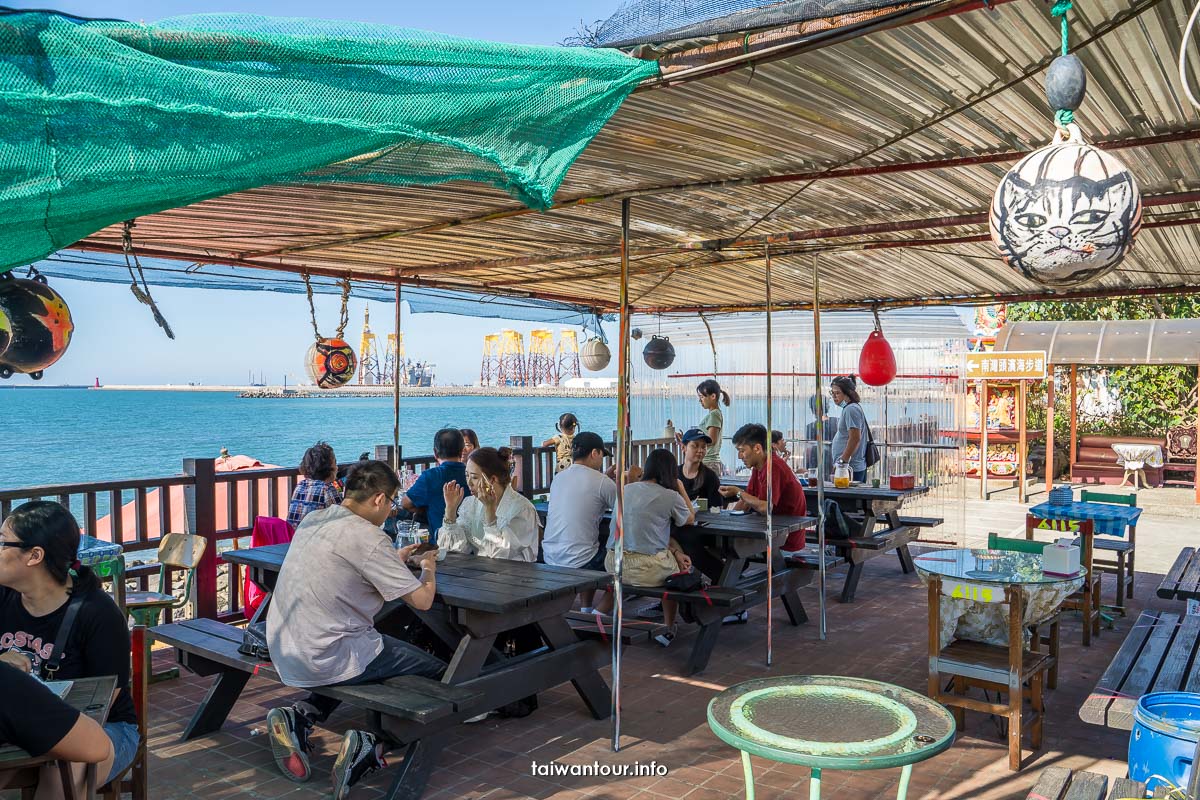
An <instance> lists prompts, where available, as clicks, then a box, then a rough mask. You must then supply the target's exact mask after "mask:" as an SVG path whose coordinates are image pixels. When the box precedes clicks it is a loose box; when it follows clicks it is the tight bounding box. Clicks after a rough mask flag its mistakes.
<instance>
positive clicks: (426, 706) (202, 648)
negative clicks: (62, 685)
mask: <svg viewBox="0 0 1200 800" xmlns="http://www.w3.org/2000/svg"><path fill="white" fill-rule="evenodd" d="M150 635H151V636H152V637H153V638H154V639H155V640H156V641H159V642H163V643H164V644H168V645H170V646H172V647H174V648H175V649H176V650H177V651H178V657H179V663H180V664H181V665H182V666H183V667H185V668H187V669H188V670H190V671H191V672H194V673H195V674H197V675H200V676H202V677H207V676H211V675H218V676H221V678H224V676H227V675H236V676H237V678H236V679H235V680H233V681H232V683H233V684H234V685H235V686H236V691H235V692H234V700H236V695H237V694H238V693H240V692H241V689H242V687H243V686H244V685H245V683H246V681H247V680H249V678H250V676H251V675H255V676H258V677H260V678H266V679H268V680H273V681H276V682H279V683H282V681H280V678H279V673H278V672H276V671H275V667H274V666H273V665H272V664H271V663H270V662H269V661H267V662H264V661H260V660H259V659H256V658H253V657H251V656H247V655H244V654H242V653H239V652H238V645H240V644H241V643H242V629H241V628H237V627H235V626H233V625H226V624H224V623H221V622H217V621H216V620H212V619H204V618H201V619H191V620H187V621H185V622H175V623H170V624H167V625H159V626H158V627H156V628H153V629H151V631H150ZM242 673H244V674H242ZM221 678H219V679H218V683H217V684H214V686H213V688H212V689H210V690H209V696H210V697H211V696H212V695H213V694H214V693H219V692H221V691H223V690H224V691H229V690H230V689H223V688H222V684H221ZM231 688H232V687H231ZM312 691H315V692H316V693H318V694H322V695H326V696H328V697H332V698H335V699H337V700H341V701H343V702H345V703H349V704H350V705H352V706H356V707H358V708H362V709H365V710H368V711H372V712H376V713H378V714H383V715H386V716H390V717H397V718H400V719H404V720H409V721H412V722H417V723H429V722H433V721H435V720H439V719H442V718H444V717H448V716H450V715H452V714H459V715H461V716H463V717H469V716H472V715H474V714H476V713H478V712H479V711H482V710H485V709H481V708H478V704H479V702H480V701H482V699H483V695H482V694H481V693H480V692H477V691H472V690H469V689H463V688H461V687H456V686H452V685H449V684H444V683H441V682H440V681H436V680H433V679H431V678H423V677H421V676H418V675H404V676H401V677H397V678H388V679H387V680H385V681H383V682H381V683H368V684H362V685H359V686H336V687H334V686H327V687H323V688H320V689H313V690H312ZM218 705H220V703H218ZM208 706H209V704H208V703H207V702H206V703H204V704H202V705H201V706H200V709H199V710H198V711H197V712H196V715H195V716H194V717H193V718H192V720H191V722H189V723H188V726H187V728H186V729H185V731H184V735H183V738H184V739H185V740H186V739H191V738H194V737H195V736H203V735H205V734H207V733H212V732H214V731H215V730H216V729H217V728H218V727H219V726H220V722H217V725H216V726H213V725H212V724H211V723H212V720H211V719H209V718H206V716H208V715H206V709H207V708H208ZM227 710H228V709H227V708H226V711H227ZM223 719H224V714H222V715H221V720H223Z"/></svg>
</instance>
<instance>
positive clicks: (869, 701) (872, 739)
mask: <svg viewBox="0 0 1200 800" xmlns="http://www.w3.org/2000/svg"><path fill="white" fill-rule="evenodd" d="M708 725H709V727H710V728H712V730H713V733H715V734H716V735H717V737H718V738H719V739H721V741H723V742H725V743H726V744H729V745H732V746H733V747H736V748H737V749H738V750H740V751H741V752H742V768H743V769H744V770H745V775H746V800H754V773H753V771H752V770H751V767H750V756H752V755H755V756H760V757H762V758H768V759H770V760H772V761H779V762H782V763H785V764H801V765H803V766H806V767H808V768H810V769H811V770H812V780H811V781H810V782H809V791H808V796H809V800H816V799H817V798H819V797H820V796H821V770H823V769H844V770H864V769H886V768H889V767H903V770H902V771H901V773H900V787H899V789H898V790H897V792H896V800H905V798H906V797H907V795H908V781H909V778H910V777H911V775H912V765H913V764H915V763H916V762H918V761H924V760H925V759H927V758H932V757H933V756H935V755H937V754H938V753H940V752H942V751H943V750H946V749H947V748H949V747H950V745H951V743H953V741H954V717H953V716H951V714H950V712H949V711H947V710H946V708H945V707H944V706H942V705H941V704H940V703H935V702H934V701H932V700H930V699H929V698H928V697H926V696H925V695H922V694H917V693H916V692H913V691H910V690H909V689H905V688H903V687H901V686H893V685H892V684H890V683H882V682H880V681H870V680H866V679H864V678H849V677H842V676H834V675H790V676H784V677H780V678H762V679H759V680H753V681H746V682H745V683H739V684H737V685H736V686H731V687H729V688H728V689H726V690H725V691H723V692H721V693H720V694H719V695H717V696H716V697H714V698H713V699H712V702H710V703H709V704H708Z"/></svg>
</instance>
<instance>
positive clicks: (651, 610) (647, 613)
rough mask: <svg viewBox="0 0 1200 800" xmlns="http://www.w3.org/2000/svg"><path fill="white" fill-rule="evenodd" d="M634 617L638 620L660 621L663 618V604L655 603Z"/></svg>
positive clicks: (639, 611)
mask: <svg viewBox="0 0 1200 800" xmlns="http://www.w3.org/2000/svg"><path fill="white" fill-rule="evenodd" d="M634 616H635V617H637V618H638V619H648V620H651V621H657V620H660V619H662V618H663V610H662V603H655V604H654V605H650V606H646V607H645V608H643V609H640V610H638V612H637V613H636V614H634Z"/></svg>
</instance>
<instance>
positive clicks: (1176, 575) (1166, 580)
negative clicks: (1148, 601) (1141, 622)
mask: <svg viewBox="0 0 1200 800" xmlns="http://www.w3.org/2000/svg"><path fill="white" fill-rule="evenodd" d="M1195 552H1196V548H1194V547H1185V548H1183V549H1182V550H1180V551H1179V557H1178V558H1176V559H1175V563H1174V564H1172V565H1171V569H1169V570H1167V574H1166V575H1165V576H1164V577H1163V579H1162V583H1160V584H1159V585H1158V596H1159V597H1161V598H1163V599H1164V600H1174V599H1175V591H1176V590H1177V589H1178V588H1179V583H1180V581H1182V580H1183V574H1184V572H1186V571H1187V566H1188V562H1189V561H1191V560H1192V555H1193V554H1195Z"/></svg>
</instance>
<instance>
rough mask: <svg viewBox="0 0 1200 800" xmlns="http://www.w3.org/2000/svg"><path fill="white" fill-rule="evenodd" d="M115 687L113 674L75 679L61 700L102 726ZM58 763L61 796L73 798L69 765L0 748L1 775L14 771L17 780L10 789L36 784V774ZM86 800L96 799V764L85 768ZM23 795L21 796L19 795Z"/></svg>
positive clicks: (68, 798) (115, 677) (106, 716)
mask: <svg viewBox="0 0 1200 800" xmlns="http://www.w3.org/2000/svg"><path fill="white" fill-rule="evenodd" d="M116 688H117V676H116V675H102V676H99V677H95V678H76V679H75V680H74V681H72V682H71V688H70V689H68V690H67V694H66V696H65V697H64V698H63V701H64V702H66V704H67V705H69V706H70V707H71V708H73V709H75V710H76V711H78V712H79V713H81V714H85V715H87V716H89V717H91V718H92V719H93V720H95V721H96V724H98V725H103V724H104V721H105V720H106V719H108V711H109V708H110V707H111V706H112V701H113V694H114V693H115V691H116ZM55 762H57V763H58V768H59V774H60V776H61V778H62V781H63V795H64V796H65V797H66V798H67V800H73V798H74V796H75V788H74V786H75V783H74V781H73V780H72V778H71V776H70V764H68V763H67V762H65V761H58V759H56V758H54V756H52V755H49V754H46V755H41V756H31V755H30V754H29V753H27V752H25V751H24V750H22V749H21V748H19V747H17V746H15V745H0V772H7V771H9V770H15V771H17V775H16V777H15V778H14V779H13V781H12V783H11V784H9V787H8V788H10V789H19V788H23V787H24V788H28V787H33V786H36V785H37V779H38V771H39V770H40V769H41V768H42V767H44V766H45V765H47V764H53V763H55ZM85 774H86V781H87V783H86V794H85V795H84V797H85V800H92V798H94V797H95V796H96V783H97V781H96V765H95V764H88V765H87V768H86V773H85ZM22 796H24V795H22Z"/></svg>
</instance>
